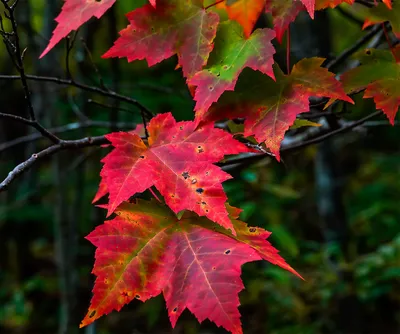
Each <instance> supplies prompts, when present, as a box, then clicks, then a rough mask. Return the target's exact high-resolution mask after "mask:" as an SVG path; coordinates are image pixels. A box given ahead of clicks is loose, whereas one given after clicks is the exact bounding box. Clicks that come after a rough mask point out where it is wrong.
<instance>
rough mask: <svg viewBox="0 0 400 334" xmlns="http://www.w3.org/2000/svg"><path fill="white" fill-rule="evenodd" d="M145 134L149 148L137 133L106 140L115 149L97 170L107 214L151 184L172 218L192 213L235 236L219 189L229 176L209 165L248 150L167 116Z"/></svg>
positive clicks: (218, 131)
mask: <svg viewBox="0 0 400 334" xmlns="http://www.w3.org/2000/svg"><path fill="white" fill-rule="evenodd" d="M147 129H148V132H149V135H150V137H149V139H148V146H146V144H145V143H144V142H143V140H142V139H141V138H140V137H139V136H138V135H137V134H133V133H127V132H116V133H111V134H108V135H106V138H107V139H108V140H109V141H110V142H111V144H112V145H113V146H114V150H113V151H112V152H110V153H109V154H108V155H107V156H106V157H105V158H104V159H103V160H102V162H103V163H104V167H103V169H102V171H101V176H102V178H103V179H104V180H105V184H106V186H107V189H108V191H109V206H108V215H110V214H111V213H112V212H113V211H114V210H115V208H116V207H117V206H118V205H119V204H120V203H122V202H123V201H126V200H128V199H129V198H130V197H131V196H133V195H134V194H136V193H141V192H143V191H145V190H146V189H148V188H150V187H151V186H153V185H154V186H155V187H156V188H157V189H158V190H159V192H160V193H161V195H163V196H164V198H165V202H166V203H167V205H168V206H169V207H170V208H171V209H172V210H173V211H174V212H175V213H178V212H180V211H182V210H191V211H194V212H196V213H197V214H198V215H200V216H206V217H208V218H209V219H210V220H212V221H215V222H217V223H218V224H220V225H221V226H224V227H225V228H230V229H232V232H233V233H235V231H234V230H233V228H232V225H231V223H230V220H229V218H228V213H227V211H226V209H225V202H226V199H227V197H226V195H225V193H224V190H223V188H222V184H221V183H222V182H223V181H225V180H228V179H230V178H231V176H230V175H229V174H227V173H225V172H224V171H222V169H220V168H219V167H217V166H215V165H213V164H212V163H215V162H218V161H220V160H221V159H223V157H224V155H227V154H237V153H240V152H251V151H253V150H251V149H250V148H248V147H247V146H246V145H244V144H242V143H240V142H239V141H237V140H236V139H234V138H233V137H232V135H231V134H229V133H228V132H226V131H223V130H221V129H215V128H214V126H213V124H208V125H206V126H204V127H201V128H199V129H196V123H195V122H176V121H175V119H174V118H173V116H172V115H171V113H167V114H160V115H157V116H156V117H154V118H153V119H152V120H151V121H150V123H149V125H148V127H147Z"/></svg>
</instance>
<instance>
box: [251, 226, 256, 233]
mask: <svg viewBox="0 0 400 334" xmlns="http://www.w3.org/2000/svg"><path fill="white" fill-rule="evenodd" d="M256 231H257V229H256V228H255V227H250V228H249V232H251V233H254V232H256Z"/></svg>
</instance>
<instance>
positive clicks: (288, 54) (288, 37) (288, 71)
mask: <svg viewBox="0 0 400 334" xmlns="http://www.w3.org/2000/svg"><path fill="white" fill-rule="evenodd" d="M286 67H287V74H290V25H289V27H288V29H287V32H286Z"/></svg>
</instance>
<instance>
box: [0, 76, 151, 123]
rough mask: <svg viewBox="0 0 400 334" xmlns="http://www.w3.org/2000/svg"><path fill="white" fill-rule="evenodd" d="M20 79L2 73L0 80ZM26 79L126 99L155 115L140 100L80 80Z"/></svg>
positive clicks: (39, 77)
mask: <svg viewBox="0 0 400 334" xmlns="http://www.w3.org/2000/svg"><path fill="white" fill-rule="evenodd" d="M1 79H3V80H19V79H20V77H19V75H4V74H3V75H1V74H0V80H1ZM26 79H28V80H32V81H45V82H53V83H55V84H58V85H66V86H73V87H76V88H80V89H82V90H85V91H87V92H92V93H97V94H99V95H102V96H107V97H111V98H114V99H117V100H120V101H124V102H127V103H129V104H132V105H134V106H135V107H137V108H138V109H139V110H140V111H143V112H144V113H145V114H146V116H147V117H149V118H152V117H153V116H154V114H153V113H152V112H151V111H150V110H149V109H148V108H147V107H145V106H144V105H143V104H141V103H140V102H138V101H137V100H135V99H133V98H131V97H128V96H125V95H121V94H118V93H116V92H113V91H106V90H104V89H101V88H99V87H94V86H89V85H86V84H83V83H80V82H76V81H73V80H70V79H60V78H56V77H46V76H38V75H30V74H27V75H26Z"/></svg>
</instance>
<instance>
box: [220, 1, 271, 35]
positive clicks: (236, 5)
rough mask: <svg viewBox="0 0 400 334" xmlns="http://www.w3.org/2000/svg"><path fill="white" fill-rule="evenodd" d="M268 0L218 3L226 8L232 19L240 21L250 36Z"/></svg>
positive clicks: (246, 33)
mask: <svg viewBox="0 0 400 334" xmlns="http://www.w3.org/2000/svg"><path fill="white" fill-rule="evenodd" d="M265 1H266V0H226V1H224V2H221V3H219V4H217V8H221V9H225V11H226V12H227V13H228V17H229V18H230V19H231V20H235V21H236V22H238V23H239V24H240V25H241V26H242V27H243V31H244V36H245V37H246V38H248V37H249V36H250V35H251V32H252V31H253V28H254V25H255V24H256V22H257V20H258V18H259V16H260V15H261V13H262V11H263V9H264V6H265Z"/></svg>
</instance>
